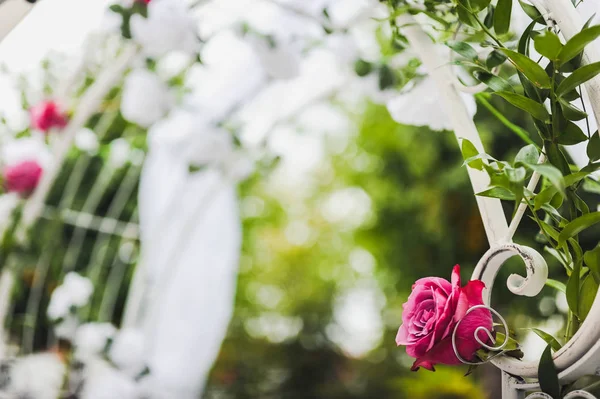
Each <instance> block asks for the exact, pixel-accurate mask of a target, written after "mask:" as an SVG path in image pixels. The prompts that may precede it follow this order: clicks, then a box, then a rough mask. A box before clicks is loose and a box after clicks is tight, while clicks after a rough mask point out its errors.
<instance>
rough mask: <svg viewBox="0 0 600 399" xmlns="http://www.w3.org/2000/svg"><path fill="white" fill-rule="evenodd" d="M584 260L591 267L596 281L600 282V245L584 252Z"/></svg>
mask: <svg viewBox="0 0 600 399" xmlns="http://www.w3.org/2000/svg"><path fill="white" fill-rule="evenodd" d="M583 261H584V262H585V265H586V266H587V267H589V269H590V272H591V274H592V276H593V277H594V280H596V283H600V246H598V247H596V248H594V249H592V250H590V251H587V252H586V253H584V254H583Z"/></svg>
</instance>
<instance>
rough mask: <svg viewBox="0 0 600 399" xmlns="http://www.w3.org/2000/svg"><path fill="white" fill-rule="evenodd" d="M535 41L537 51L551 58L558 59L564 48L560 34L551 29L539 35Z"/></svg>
mask: <svg viewBox="0 0 600 399" xmlns="http://www.w3.org/2000/svg"><path fill="white" fill-rule="evenodd" d="M533 43H534V46H535V49H536V50H537V52H538V53H540V54H541V55H543V56H544V57H546V58H548V59H550V60H555V59H557V58H558V54H559V53H560V52H561V50H562V48H563V44H562V43H561V42H560V39H559V38H558V36H556V34H555V33H554V32H551V31H549V30H546V31H544V32H543V33H542V34H540V35H537V36H536V37H535V38H534V39H533Z"/></svg>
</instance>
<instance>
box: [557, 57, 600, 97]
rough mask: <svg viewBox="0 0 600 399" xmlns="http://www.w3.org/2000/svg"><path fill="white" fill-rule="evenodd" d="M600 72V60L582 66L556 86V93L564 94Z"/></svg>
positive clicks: (558, 94)
mask: <svg viewBox="0 0 600 399" xmlns="http://www.w3.org/2000/svg"><path fill="white" fill-rule="evenodd" d="M599 73H600V62H594V63H593V64H589V65H585V66H582V67H581V68H579V69H577V70H575V71H574V72H573V73H572V74H570V75H569V76H568V77H567V78H566V79H565V80H563V81H562V82H560V84H559V85H558V87H557V88H556V95H557V96H559V97H560V96H562V95H563V94H565V93H568V92H570V91H571V90H573V89H575V88H576V87H577V86H579V85H581V84H582V83H584V82H587V81H588V80H590V79H592V78H593V77H594V76H596V75H598V74H599Z"/></svg>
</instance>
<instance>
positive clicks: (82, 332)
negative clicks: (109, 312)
mask: <svg viewBox="0 0 600 399" xmlns="http://www.w3.org/2000/svg"><path fill="white" fill-rule="evenodd" d="M116 332H117V329H116V328H115V326H113V325H112V324H110V323H87V324H83V325H82V326H80V327H79V328H78V329H77V333H76V334H75V339H74V341H73V344H74V345H75V353H76V354H77V355H78V356H79V357H88V356H94V355H98V354H100V353H102V351H103V350H104V348H106V344H107V343H108V340H109V339H111V338H113V336H114V335H115V333H116Z"/></svg>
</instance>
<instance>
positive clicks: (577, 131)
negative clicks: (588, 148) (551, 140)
mask: <svg viewBox="0 0 600 399" xmlns="http://www.w3.org/2000/svg"><path fill="white" fill-rule="evenodd" d="M587 139H588V137H587V136H586V135H585V133H583V131H582V130H581V128H580V127H579V126H577V125H576V124H574V123H573V122H568V123H567V125H566V126H565V128H564V129H562V131H561V132H559V134H558V139H557V141H558V144H562V145H574V144H579V143H581V142H584V141H586V140H587Z"/></svg>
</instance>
